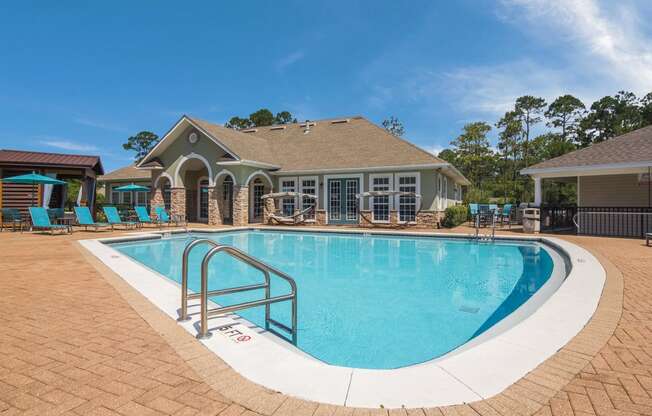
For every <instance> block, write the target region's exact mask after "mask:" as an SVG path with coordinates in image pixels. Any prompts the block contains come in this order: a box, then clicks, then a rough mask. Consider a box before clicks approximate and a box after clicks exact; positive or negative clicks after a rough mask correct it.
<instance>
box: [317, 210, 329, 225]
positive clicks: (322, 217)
mask: <svg viewBox="0 0 652 416" xmlns="http://www.w3.org/2000/svg"><path fill="white" fill-rule="evenodd" d="M315 225H326V210H325V209H318V210H317V211H316V212H315Z"/></svg>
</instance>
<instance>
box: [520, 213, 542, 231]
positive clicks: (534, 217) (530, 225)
mask: <svg viewBox="0 0 652 416" xmlns="http://www.w3.org/2000/svg"><path fill="white" fill-rule="evenodd" d="M540 230H541V216H540V213H539V208H525V209H524V210H523V232H525V233H528V234H533V233H538V232H539V231H540Z"/></svg>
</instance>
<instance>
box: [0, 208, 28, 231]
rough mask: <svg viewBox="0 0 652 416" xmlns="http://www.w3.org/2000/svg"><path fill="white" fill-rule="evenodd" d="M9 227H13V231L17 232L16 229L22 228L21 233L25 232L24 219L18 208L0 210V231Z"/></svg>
mask: <svg viewBox="0 0 652 416" xmlns="http://www.w3.org/2000/svg"><path fill="white" fill-rule="evenodd" d="M9 226H11V229H12V230H13V231H16V227H18V228H20V231H23V217H22V215H20V210H19V209H18V208H1V209H0V231H2V230H3V228H5V227H9Z"/></svg>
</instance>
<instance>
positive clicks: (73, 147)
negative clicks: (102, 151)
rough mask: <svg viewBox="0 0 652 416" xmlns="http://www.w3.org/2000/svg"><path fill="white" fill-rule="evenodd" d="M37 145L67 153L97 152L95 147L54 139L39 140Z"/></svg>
mask: <svg viewBox="0 0 652 416" xmlns="http://www.w3.org/2000/svg"><path fill="white" fill-rule="evenodd" d="M39 143H40V144H42V145H44V146H48V147H53V148H56V149H60V150H67V151H69V152H95V151H98V150H99V148H98V147H97V146H93V145H90V144H85V143H79V142H75V141H72V140H66V139H60V138H56V137H51V138H44V139H42V140H39Z"/></svg>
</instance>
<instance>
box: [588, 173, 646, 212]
mask: <svg viewBox="0 0 652 416" xmlns="http://www.w3.org/2000/svg"><path fill="white" fill-rule="evenodd" d="M578 203H579V206H581V207H647V206H648V203H649V199H648V184H647V183H643V184H639V183H638V175H636V174H633V175H605V176H581V177H580V178H579V201H578Z"/></svg>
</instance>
